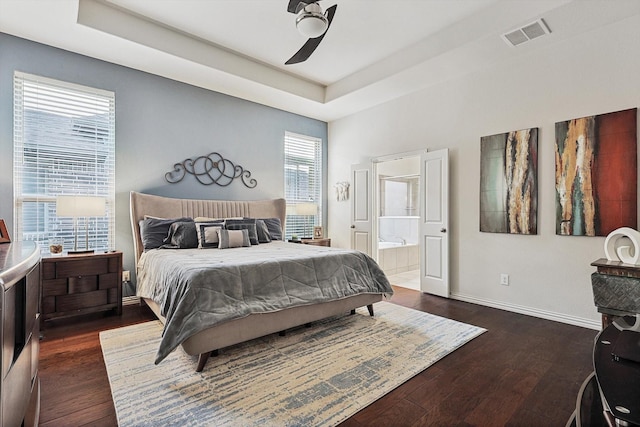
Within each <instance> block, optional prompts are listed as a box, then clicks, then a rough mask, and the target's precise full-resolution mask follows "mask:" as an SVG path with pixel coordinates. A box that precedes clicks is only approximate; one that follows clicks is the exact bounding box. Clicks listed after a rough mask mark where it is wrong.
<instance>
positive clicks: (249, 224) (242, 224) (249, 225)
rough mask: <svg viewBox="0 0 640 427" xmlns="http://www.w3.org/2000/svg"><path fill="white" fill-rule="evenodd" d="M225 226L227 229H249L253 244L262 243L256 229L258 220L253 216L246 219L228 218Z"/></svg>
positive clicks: (250, 239)
mask: <svg viewBox="0 0 640 427" xmlns="http://www.w3.org/2000/svg"><path fill="white" fill-rule="evenodd" d="M224 228H226V229H227V230H247V231H248V232H249V241H250V242H251V244H252V245H257V244H258V243H260V242H259V241H258V232H257V230H256V220H255V219H253V218H245V219H227V220H225V221H224Z"/></svg>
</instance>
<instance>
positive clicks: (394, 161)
mask: <svg viewBox="0 0 640 427" xmlns="http://www.w3.org/2000/svg"><path fill="white" fill-rule="evenodd" d="M374 182H375V184H374V188H375V196H374V197H375V203H374V206H375V208H374V212H375V214H374V224H375V226H374V227H373V228H374V234H375V235H374V239H373V240H374V242H377V245H376V246H377V251H376V250H374V253H375V255H376V256H377V258H376V259H377V261H378V264H379V265H380V266H381V267H382V269H383V270H384V272H385V274H386V275H387V277H388V278H389V281H390V282H391V283H393V284H394V285H396V286H402V287H406V288H410V289H415V290H420V245H419V243H420V240H419V239H420V228H419V227H420V223H419V220H420V193H421V191H420V155H419V153H418V154H405V155H398V156H397V157H394V158H388V157H386V158H381V159H378V161H376V162H374Z"/></svg>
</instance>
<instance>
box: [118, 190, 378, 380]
mask: <svg viewBox="0 0 640 427" xmlns="http://www.w3.org/2000/svg"><path fill="white" fill-rule="evenodd" d="M130 201H131V205H130V214H131V228H132V231H133V246H134V250H135V255H136V256H135V261H136V270H137V265H138V259H139V258H140V255H141V254H142V251H143V246H142V238H141V236H140V226H139V223H140V220H142V219H144V217H145V215H148V216H154V217H159V218H180V217H191V218H196V217H208V218H230V217H251V218H280V223H281V224H282V226H283V229H284V223H285V211H286V202H285V200H284V199H273V200H260V201H224V200H196V199H175V198H169V197H162V196H154V195H150V194H143V193H137V192H135V191H132V192H131V195H130ZM143 300H144V302H145V303H146V304H147V305H148V306H149V307H150V308H151V310H153V312H154V313H155V314H156V316H157V317H158V319H160V321H162V322H163V323H164V322H165V319H164V317H163V316H162V315H161V314H160V307H159V306H158V305H157V304H156V303H155V302H154V301H152V300H149V299H146V298H145V299H143ZM381 300H382V294H363V295H355V296H351V297H348V298H343V299H340V300H336V301H330V302H324V303H318V304H312V305H305V306H300V307H292V308H288V309H285V310H281V311H277V312H272V313H263V314H251V315H249V316H247V317H244V318H242V319H235V320H231V321H228V322H224V323H222V324H220V325H216V326H214V327H211V328H208V329H206V330H204V331H201V332H199V333H197V334H195V335H193V336H191V337H189V338H188V339H187V340H185V341H184V342H183V343H182V348H183V349H184V351H185V352H186V353H187V354H189V355H191V356H198V366H197V368H196V372H201V371H202V369H203V368H204V366H205V364H206V363H207V360H208V359H209V356H210V355H211V354H217V351H218V349H221V348H224V347H228V346H231V345H234V344H238V343H241V342H244V341H248V340H251V339H254V338H258V337H261V336H265V335H269V334H272V333H276V332H279V333H281V334H282V333H283V331H285V330H287V329H289V328H294V327H297V326H301V325H305V324H308V323H310V322H314V321H317V320H321V319H325V318H327V317H332V316H337V315H340V314H345V313H347V312H351V313H352V314H353V313H355V309H356V308H358V307H363V306H367V308H368V309H369V314H370V315H371V316H373V304H374V303H376V302H378V301H381Z"/></svg>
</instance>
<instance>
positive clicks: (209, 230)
mask: <svg viewBox="0 0 640 427" xmlns="http://www.w3.org/2000/svg"><path fill="white" fill-rule="evenodd" d="M195 224H196V233H197V236H198V248H200V249H204V248H217V247H218V241H219V239H218V230H222V227H223V223H222V222H196V223H195Z"/></svg>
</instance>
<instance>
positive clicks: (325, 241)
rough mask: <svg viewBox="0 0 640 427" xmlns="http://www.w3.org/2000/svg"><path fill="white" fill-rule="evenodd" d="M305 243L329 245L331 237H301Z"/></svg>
mask: <svg viewBox="0 0 640 427" xmlns="http://www.w3.org/2000/svg"><path fill="white" fill-rule="evenodd" d="M302 243H304V244H305V245H315V246H331V239H302Z"/></svg>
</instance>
